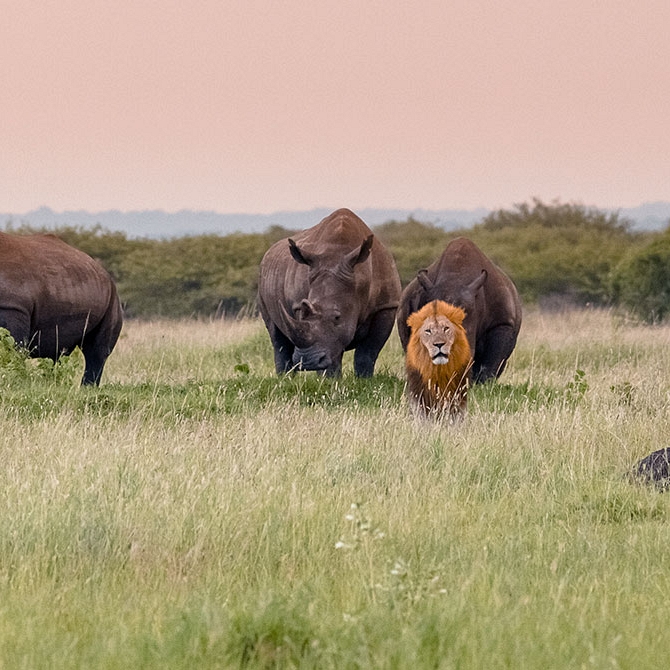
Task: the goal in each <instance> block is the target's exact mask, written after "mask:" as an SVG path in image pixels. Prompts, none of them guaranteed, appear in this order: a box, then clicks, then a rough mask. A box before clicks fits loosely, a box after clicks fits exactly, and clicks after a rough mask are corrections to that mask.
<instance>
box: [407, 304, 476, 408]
mask: <svg viewBox="0 0 670 670" xmlns="http://www.w3.org/2000/svg"><path fill="white" fill-rule="evenodd" d="M463 319H465V312H464V311H463V310H462V309H461V308H460V307H456V306H454V305H451V304H449V303H446V302H444V301H442V300H433V301H432V302H429V303H427V304H426V305H424V306H423V307H422V308H421V309H420V310H419V311H417V312H414V313H413V314H410V316H409V317H408V318H407V325H408V326H409V328H410V338H409V342H408V345H407V354H406V358H405V370H406V374H407V396H408V399H409V402H410V406H411V407H412V409H413V410H414V411H415V412H416V413H417V414H419V415H420V416H425V417H428V416H434V417H436V418H440V417H443V416H448V417H449V418H450V419H451V420H455V419H458V418H460V417H461V416H462V415H463V414H464V413H465V411H466V408H467V394H468V376H469V372H470V367H471V365H472V352H471V351H470V345H469V344H468V339H467V336H466V334H465V329H464V328H463Z"/></svg>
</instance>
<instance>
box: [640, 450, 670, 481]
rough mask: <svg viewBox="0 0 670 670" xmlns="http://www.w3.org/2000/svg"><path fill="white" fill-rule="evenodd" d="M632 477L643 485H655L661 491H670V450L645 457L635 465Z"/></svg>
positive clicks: (659, 451)
mask: <svg viewBox="0 0 670 670" xmlns="http://www.w3.org/2000/svg"><path fill="white" fill-rule="evenodd" d="M631 477H632V479H633V480H634V481H637V482H640V483H643V484H653V485H654V486H655V487H656V488H658V489H659V490H660V491H667V490H668V489H670V448H668V447H665V448H664V449H658V450H657V451H654V452H652V453H651V454H649V455H648V456H645V457H644V458H643V459H642V460H641V461H639V462H638V463H637V464H636V465H635V467H634V468H633V472H632V474H631Z"/></svg>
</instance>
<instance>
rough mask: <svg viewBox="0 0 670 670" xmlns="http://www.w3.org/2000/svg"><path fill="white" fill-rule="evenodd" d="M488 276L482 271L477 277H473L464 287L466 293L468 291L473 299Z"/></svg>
mask: <svg viewBox="0 0 670 670" xmlns="http://www.w3.org/2000/svg"><path fill="white" fill-rule="evenodd" d="M487 276H488V272H486V270H482V271H481V274H480V275H479V276H478V277H475V279H473V280H472V281H471V282H470V283H469V284H468V285H467V286H466V287H465V290H466V291H470V293H471V294H472V297H473V298H474V297H475V295H476V294H477V291H479V289H480V288H481V287H482V286H483V285H484V282H485V281H486V277H487Z"/></svg>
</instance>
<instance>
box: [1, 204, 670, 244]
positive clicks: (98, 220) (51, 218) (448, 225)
mask: <svg viewBox="0 0 670 670" xmlns="http://www.w3.org/2000/svg"><path fill="white" fill-rule="evenodd" d="M331 211H332V210H331V209H328V208H319V209H312V210H308V211H296V212H275V213H274V214H220V213H218V212H211V211H192V210H182V211H179V212H173V213H171V212H164V211H162V210H143V211H131V212H122V211H119V210H108V211H105V212H87V211H83V210H76V211H65V212H54V211H53V210H52V209H50V208H48V207H41V208H40V209H36V210H34V211H31V212H26V213H25V214H12V213H8V214H0V229H4V228H6V227H7V225H8V224H11V225H13V226H19V225H21V224H23V223H26V224H29V225H30V226H32V227H34V228H47V229H50V228H57V227H60V226H74V227H81V228H85V229H86V228H92V227H93V226H95V225H96V224H100V225H101V226H102V227H103V228H105V229H107V230H110V231H120V232H124V233H126V235H127V236H128V237H129V238H138V237H148V238H156V239H161V238H171V237H184V236H186V235H204V234H216V235H228V234H230V233H235V232H241V233H260V232H264V231H266V230H267V229H268V228H270V227H271V226H281V227H282V228H286V229H288V230H303V229H305V228H309V227H310V226H313V225H314V224H316V223H318V222H319V221H320V220H321V219H322V218H323V217H324V216H327V215H328V214H330V212H331ZM612 211H619V213H620V215H621V216H622V217H625V218H628V219H630V220H632V221H633V228H634V229H636V230H661V229H663V228H665V227H666V226H667V225H668V222H669V221H670V202H655V203H646V204H643V205H640V206H639V207H633V208H628V209H619V210H612ZM356 213H357V214H358V215H359V216H360V217H361V218H362V219H363V220H364V221H365V222H366V223H367V224H368V225H370V226H377V225H381V224H382V223H386V222H387V221H406V220H407V219H408V218H409V217H412V218H414V219H416V220H417V221H421V222H424V223H432V224H434V225H436V226H439V227H440V228H443V229H445V230H456V229H459V228H469V227H471V226H473V225H474V224H475V223H478V222H479V221H481V220H482V219H483V218H484V217H485V216H486V215H487V214H488V213H489V210H487V209H484V208H478V209H472V210H463V209H443V210H429V209H375V208H367V209H360V210H356Z"/></svg>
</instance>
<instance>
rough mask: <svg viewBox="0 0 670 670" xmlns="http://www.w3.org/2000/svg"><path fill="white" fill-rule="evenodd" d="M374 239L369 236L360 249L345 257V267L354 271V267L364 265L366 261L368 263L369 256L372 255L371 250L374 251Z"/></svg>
mask: <svg viewBox="0 0 670 670" xmlns="http://www.w3.org/2000/svg"><path fill="white" fill-rule="evenodd" d="M374 239H375V236H374V235H368V237H366V238H365V240H364V241H363V243H362V244H361V246H360V247H358V249H354V250H353V251H350V252H349V253H348V254H347V255H346V256H345V257H344V265H346V266H348V267H349V268H351V269H352V270H353V268H354V265H358V264H359V263H363V262H364V261H366V260H367V258H368V256H369V255H370V249H372V243H373V242H374Z"/></svg>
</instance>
